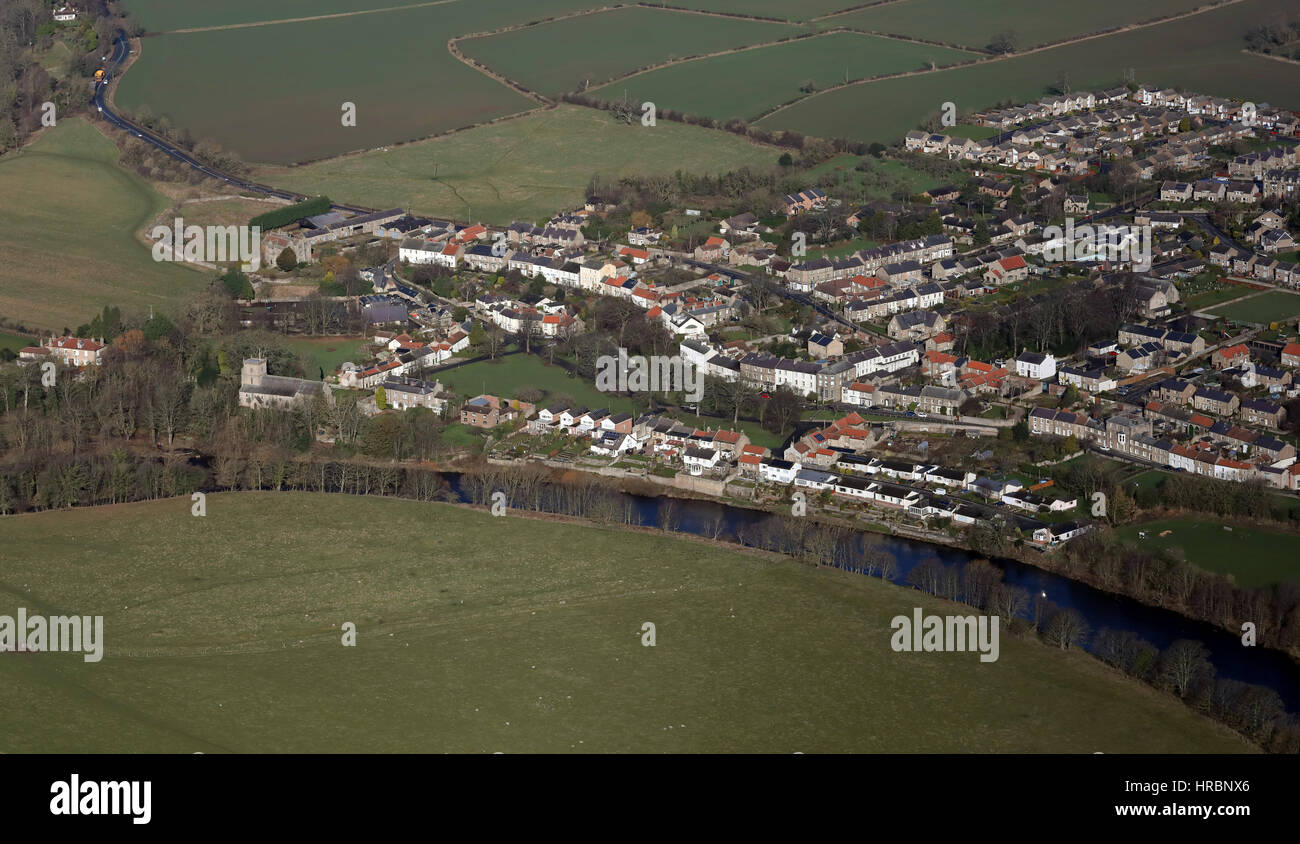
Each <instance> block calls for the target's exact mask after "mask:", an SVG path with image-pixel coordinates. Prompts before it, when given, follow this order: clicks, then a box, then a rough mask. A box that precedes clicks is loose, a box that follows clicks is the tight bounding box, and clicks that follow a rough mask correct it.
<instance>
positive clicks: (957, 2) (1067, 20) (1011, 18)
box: [821, 0, 1206, 50]
mask: <svg viewBox="0 0 1300 844" xmlns="http://www.w3.org/2000/svg"><path fill="white" fill-rule="evenodd" d="M1204 5H1206V0H1144V1H1143V2H1141V3H1133V2H1131V0H1090V2H1089V3H1088V4H1087V5H1086V6H1078V7H1076V8H1075V9H1073V10H1067V9H1062V8H1061V7H1060V5H1057V4H1051V3H1041V2H1036V0H998V2H997V3H971V2H969V0H907V2H904V3H886V4H883V5H880V6H874V7H871V8H867V9H860V10H858V11H856V12H849V13H848V14H844V15H836V16H834V17H831V18H827V19H826V20H825V21H822V22H821V25H822V26H847V27H851V28H853V29H863V30H868V31H871V32H886V33H889V34H890V35H905V36H908V37H910V38H921V39H924V40H926V41H939V42H942V43H945V44H960V45H962V46H964V47H974V48H977V49H983V48H984V47H985V46H986V45H987V44H988V43H989V42H990V41H992V40H993V36H994V35H996V34H998V33H999V32H1003V31H1004V30H1011V31H1013V32H1015V33H1016V35H1017V46H1018V47H1019V49H1021V50H1024V49H1027V48H1029V47H1033V46H1035V45H1037V44H1045V43H1050V42H1053V41H1058V40H1060V39H1063V38H1072V37H1077V36H1080V35H1089V34H1091V33H1094V32H1102V31H1104V30H1109V29H1114V28H1115V27H1120V26H1126V25H1129V24H1135V23H1140V22H1142V21H1149V20H1152V19H1154V18H1159V17H1163V16H1165V15H1171V14H1178V13H1179V12H1187V11H1191V10H1192V9H1195V8H1198V7H1200V6H1204Z"/></svg>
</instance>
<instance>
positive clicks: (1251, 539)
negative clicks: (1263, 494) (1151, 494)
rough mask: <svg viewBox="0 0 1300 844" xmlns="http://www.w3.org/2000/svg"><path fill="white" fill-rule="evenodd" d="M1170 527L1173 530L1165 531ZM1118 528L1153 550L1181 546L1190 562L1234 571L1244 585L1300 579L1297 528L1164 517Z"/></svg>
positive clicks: (1208, 568) (1209, 568) (1129, 538)
mask: <svg viewBox="0 0 1300 844" xmlns="http://www.w3.org/2000/svg"><path fill="white" fill-rule="evenodd" d="M1142 480H1145V479H1142ZM1141 482H1142V481H1139V483H1141ZM1227 527H1232V525H1228V526H1227ZM1139 531H1142V532H1145V533H1146V538H1145V539H1139V538H1138V532H1139ZM1164 531H1169V535H1168V536H1161V535H1160V534H1161V533H1163V532H1164ZM1116 534H1118V535H1119V537H1120V538H1121V539H1124V540H1126V541H1129V542H1132V543H1134V544H1135V545H1137V546H1138V547H1139V548H1142V549H1144V550H1147V551H1153V550H1155V549H1164V548H1180V549H1182V552H1183V554H1185V555H1186V560H1187V562H1189V563H1191V564H1192V565H1194V566H1197V567H1198V568H1203V569H1205V570H1206V571H1213V572H1219V573H1220V574H1230V575H1232V577H1233V580H1234V581H1235V582H1236V583H1237V584H1238V585H1240V586H1264V585H1267V584H1270V583H1282V582H1284V581H1300V557H1297V555H1296V547H1297V545H1300V537H1297V536H1296V534H1294V533H1284V532H1282V531H1270V530H1264V529H1262V528H1258V527H1254V526H1251V525H1237V526H1236V527H1235V528H1233V529H1231V530H1228V529H1226V528H1225V526H1224V523H1223V521H1222V520H1213V519H1161V520H1159V521H1154V522H1145V523H1143V524H1135V525H1125V526H1124V527H1122V528H1119V529H1118V530H1116Z"/></svg>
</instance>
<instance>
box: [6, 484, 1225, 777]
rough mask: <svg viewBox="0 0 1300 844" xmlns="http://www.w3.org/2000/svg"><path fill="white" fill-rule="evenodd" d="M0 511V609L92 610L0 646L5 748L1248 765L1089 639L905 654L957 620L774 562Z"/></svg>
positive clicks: (286, 503)
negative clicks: (1177, 759)
mask: <svg viewBox="0 0 1300 844" xmlns="http://www.w3.org/2000/svg"><path fill="white" fill-rule="evenodd" d="M4 519H5V521H4V530H5V559H4V563H3V567H4V577H3V580H2V584H3V585H0V604H2V605H3V611H4V612H5V613H7V614H10V615H13V614H15V613H16V611H17V609H18V608H19V607H25V608H26V609H27V610H28V611H29V612H31V613H33V614H36V613H39V614H43V615H56V614H59V615H61V614H73V613H75V614H78V615H92V616H94V615H100V616H103V619H104V626H103V641H104V654H103V659H102V661H100V662H97V663H86V662H84V661H83V660H82V658H81V657H80V656H79V655H75V654H59V653H37V654H27V655H22V656H17V655H13V654H10V655H6V656H3V657H0V683H2V684H3V687H4V689H5V690H6V692H7V693H8V695H9V697H10V699H12V700H19V701H23V705H22V706H18V707H11V709H10V711H9V712H8V713H7V714H6V719H7V720H6V725H7V727H8V729H6V730H5V731H4V734H3V737H0V750H3V751H5V752H9V753H32V752H63V753H73V752H111V753H123V752H164V753H192V752H195V751H202V752H205V753H213V752H308V753H324V752H344V753H347V752H453V753H457V752H459V753H491V752H495V751H504V752H561V753H568V752H593V753H599V752H615V751H622V752H697V751H702V752H719V751H750V752H775V753H792V752H795V751H802V752H823V753H828V752H871V751H879V752H941V751H947V752H968V753H987V752H996V751H1008V752H1064V753H1080V754H1084V753H1093V752H1096V751H1103V752H1106V753H1156V752H1181V753H1191V752H1243V751H1248V750H1249V749H1250V748H1249V747H1248V746H1246V745H1245V744H1244V743H1243V742H1241V741H1240V740H1238V739H1236V738H1235V737H1234V736H1232V735H1231V734H1229V733H1228V732H1227V731H1226V730H1225V729H1223V728H1221V727H1218V726H1216V725H1214V724H1212V723H1210V722H1209V721H1208V720H1206V719H1204V718H1202V717H1200V716H1198V715H1196V714H1194V713H1193V712H1192V711H1190V710H1189V709H1187V708H1186V707H1184V706H1183V705H1182V704H1181V703H1179V702H1178V701H1176V700H1174V699H1173V698H1172V697H1166V696H1163V695H1161V694H1159V693H1157V692H1155V691H1154V690H1151V689H1149V688H1147V687H1145V686H1142V685H1140V684H1138V683H1136V682H1134V681H1131V680H1127V679H1125V678H1122V677H1120V676H1119V675H1118V674H1116V673H1115V672H1113V671H1112V670H1110V669H1107V668H1105V667H1104V666H1103V665H1101V664H1100V663H1099V662H1096V661H1094V660H1093V659H1092V658H1091V657H1088V656H1086V655H1085V654H1082V653H1079V652H1077V651H1075V652H1062V651H1059V650H1055V649H1052V648H1050V647H1047V646H1044V645H1042V644H1039V643H1036V642H1030V641H1022V640H1019V639H1016V638H1014V637H1012V636H1010V635H1006V634H1004V635H1002V637H1001V642H1000V655H999V659H998V661H997V662H993V663H982V662H980V661H979V659H978V658H977V656H976V655H975V654H971V653H895V652H894V651H892V650H891V648H890V646H889V640H890V636H891V633H892V631H891V629H890V619H891V618H893V617H894V616H896V615H900V614H907V615H910V614H911V612H912V608H913V607H918V606H919V607H921V608H922V609H923V610H924V611H926V612H929V613H951V612H954V611H955V612H960V613H962V614H965V613H966V612H967V611H968V610H966V609H964V608H963V609H960V610H958V608H957V607H956V606H955V605H953V604H949V603H946V602H943V601H939V600H937V599H933V598H930V597H928V596H924V595H921V594H919V593H917V592H916V591H914V590H911V589H904V588H899V587H896V586H892V585H889V584H886V583H882V582H880V581H878V580H872V579H869V578H866V577H862V576H860V575H851V574H848V573H845V572H840V571H838V570H816V569H811V568H808V567H805V566H802V565H799V564H797V563H794V562H792V561H790V560H788V559H785V558H778V557H775V556H771V555H766V554H763V555H759V554H746V553H740V552H737V551H733V550H729V549H725V548H720V547H713V546H710V545H707V544H704V543H697V542H689V541H686V540H681V539H676V538H670V537H665V536H662V535H655V534H648V533H647V534H642V535H632V534H630V533H627V532H622V531H618V530H614V529H599V528H589V527H578V526H573V525H565V524H557V523H552V522H545V521H534V520H525V519H520V518H515V517H513V516H510V515H508V514H507V516H505V517H502V518H494V517H492V516H490V515H489V514H488V513H486V512H484V511H481V510H468V509H464V508H457V507H454V506H451V505H446V504H430V503H420V502H414V501H402V500H395V499H379V498H358V497H351V496H346V497H345V496H331V495H320V494H297V493H243V494H224V495H209V496H208V499H207V515H206V516H205V517H204V518H194V517H192V516H191V515H190V501H189V499H188V498H184V499H171V500H163V501H155V502H149V503H141V504H130V505H119V506H111V507H101V508H94V509H79V510H70V511H59V512H47V513H40V514H33V515H26V516H16V517H14V516H8V517H4ZM485 536H491V537H492V539H491V541H484V539H483V538H484V537H485ZM647 621H649V622H652V623H653V624H654V625H655V627H656V644H655V646H654V647H644V646H643V645H642V640H641V630H642V625H643V624H644V623H645V622H647ZM349 622H350V623H352V624H354V625H355V627H356V645H355V647H344V646H343V644H342V634H341V630H342V626H343V625H344V624H345V623H349ZM50 713H57V714H58V717H50Z"/></svg>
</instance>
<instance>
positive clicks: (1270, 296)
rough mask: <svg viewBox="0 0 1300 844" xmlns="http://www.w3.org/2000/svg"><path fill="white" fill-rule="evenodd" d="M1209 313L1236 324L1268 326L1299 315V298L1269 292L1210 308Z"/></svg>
mask: <svg viewBox="0 0 1300 844" xmlns="http://www.w3.org/2000/svg"><path fill="white" fill-rule="evenodd" d="M1210 313H1212V314H1214V315H1216V316H1221V317H1226V318H1228V319H1232V320H1236V321H1238V322H1254V323H1260V324H1268V323H1270V322H1274V321H1277V320H1284V319H1289V318H1290V317H1293V316H1295V315H1297V314H1300V296H1298V295H1296V294H1294V293H1284V292H1282V291H1281V290H1271V291H1269V292H1268V293H1261V294H1260V295H1258V296H1251V297H1250V298H1249V299H1243V300H1241V301H1239V302H1233V303H1232V304H1231V305H1222V306H1220V307H1217V308H1212V309H1211V310H1210Z"/></svg>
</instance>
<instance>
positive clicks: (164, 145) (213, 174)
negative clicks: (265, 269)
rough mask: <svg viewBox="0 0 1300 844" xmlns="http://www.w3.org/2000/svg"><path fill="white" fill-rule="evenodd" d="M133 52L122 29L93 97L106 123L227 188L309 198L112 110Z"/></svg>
mask: <svg viewBox="0 0 1300 844" xmlns="http://www.w3.org/2000/svg"><path fill="white" fill-rule="evenodd" d="M130 52H131V49H130V46H129V42H128V41H127V40H126V36H125V34H124V33H122V32H121V31H120V30H119V32H118V34H117V38H116V40H114V41H113V54H112V55H111V56H110V57H109V59H108V61H107V62H106V64H105V71H106V72H105V75H104V79H103V80H102V81H100V82H96V83H95V93H94V96H93V97H92V98H91V104H92V105H94V106H95V108H96V109H98V111H99V113H100V115H101V116H102V117H103V118H104V120H106V121H107V122H108V123H109V124H111V125H113V126H116V127H118V128H119V129H122V130H124V131H126V132H129V133H130V134H132V135H134V136H135V137H137V138H139V139H140V140H142V141H144V142H145V143H147V144H149V145H150V146H152V147H155V148H156V149H160V150H162V151H163V152H165V153H167V155H169V156H171V157H172V158H174V159H176V160H177V161H179V162H181V163H182V164H185V165H187V166H189V167H191V168H193V169H195V170H197V171H199V172H200V173H202V174H203V175H205V176H207V177H208V178H211V179H216V180H217V181H220V182H225V183H226V184H228V185H233V186H234V187H237V188H241V189H243V190H248V191H254V192H257V193H265V194H267V195H269V196H275V197H279V198H281V199H287V200H289V201H290V202H301V201H302V200H304V199H307V197H306V196H304V195H302V194H299V193H293V192H290V191H283V190H278V189H276V188H273V187H269V186H267V185H263V184H259V183H258V182H252V181H249V180H247V179H241V178H239V177H238V176H232V175H230V174H228V173H223V172H221V171H220V170H215V169H213V168H212V167H209V166H208V165H206V164H204V163H203V162H201V161H199V160H198V159H196V158H194V157H193V156H191V155H190V154H189V153H187V152H185V151H184V150H182V149H180V148H179V147H177V146H175V145H174V144H172V143H171V142H170V141H168V140H166V139H165V138H162V137H160V136H158V135H155V134H154V133H153V132H150V131H149V130H148V129H145V128H144V127H143V126H138V125H136V124H135V123H132V122H131V121H129V120H127V119H125V118H123V117H122V116H120V115H118V114H117V113H115V112H114V111H113V110H112V108H111V107H110V106H109V105H108V101H107V99H106V95H107V93H108V87H109V83H110V82H111V81H112V79H113V77H115V76H117V74H118V72H119V70H120V69H121V66H122V64H123V63H124V62H125V61H126V58H127V56H128V55H130ZM333 208H335V209H338V210H340V211H350V212H352V213H355V214H365V213H368V212H370V211H373V210H374V209H373V208H364V207H362V206H358V205H337V204H336V205H334V206H333Z"/></svg>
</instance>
